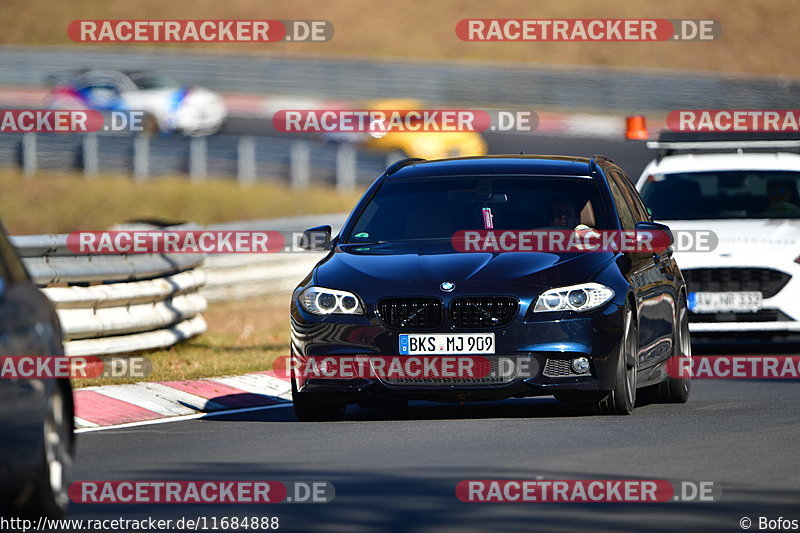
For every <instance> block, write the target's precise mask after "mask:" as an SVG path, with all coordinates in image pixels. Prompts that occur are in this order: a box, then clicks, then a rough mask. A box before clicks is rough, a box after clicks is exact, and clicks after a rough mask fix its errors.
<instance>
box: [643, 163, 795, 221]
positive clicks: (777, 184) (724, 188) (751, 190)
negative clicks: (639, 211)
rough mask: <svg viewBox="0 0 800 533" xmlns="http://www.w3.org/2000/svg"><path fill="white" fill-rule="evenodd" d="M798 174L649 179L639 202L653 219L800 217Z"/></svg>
mask: <svg viewBox="0 0 800 533" xmlns="http://www.w3.org/2000/svg"><path fill="white" fill-rule="evenodd" d="M799 190H800V172H787V171H772V170H736V171H730V170H724V171H712V172H683V173H675V174H657V175H653V176H649V177H648V179H647V182H646V183H645V185H644V187H642V199H643V200H644V203H645V205H646V206H647V208H648V210H649V211H650V214H651V215H652V216H653V218H654V219H656V220H697V219H737V218H800V194H798V191H799Z"/></svg>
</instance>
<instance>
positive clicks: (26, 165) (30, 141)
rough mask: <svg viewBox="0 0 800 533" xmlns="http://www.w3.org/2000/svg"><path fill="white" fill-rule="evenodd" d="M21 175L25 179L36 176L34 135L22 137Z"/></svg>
mask: <svg viewBox="0 0 800 533" xmlns="http://www.w3.org/2000/svg"><path fill="white" fill-rule="evenodd" d="M22 173H23V175H24V176H25V177H26V178H30V177H31V176H33V175H34V174H36V134H35V133H26V134H25V135H23V136H22Z"/></svg>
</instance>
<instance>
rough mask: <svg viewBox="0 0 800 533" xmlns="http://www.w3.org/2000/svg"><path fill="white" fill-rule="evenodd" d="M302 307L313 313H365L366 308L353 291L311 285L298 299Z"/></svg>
mask: <svg viewBox="0 0 800 533" xmlns="http://www.w3.org/2000/svg"><path fill="white" fill-rule="evenodd" d="M297 301H298V303H299V304H300V307H302V308H303V309H304V310H305V311H307V312H309V313H311V314H312V315H330V314H339V315H363V314H364V308H363V307H361V302H360V301H359V300H358V296H356V295H355V294H353V293H352V292H347V291H337V290H336V289H326V288H324V287H309V288H307V289H306V290H304V291H303V292H301V293H300V297H299V298H298V299H297Z"/></svg>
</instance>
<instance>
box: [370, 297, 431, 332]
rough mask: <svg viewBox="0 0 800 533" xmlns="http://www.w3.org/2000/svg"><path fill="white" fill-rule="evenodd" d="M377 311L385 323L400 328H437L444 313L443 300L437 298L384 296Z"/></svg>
mask: <svg viewBox="0 0 800 533" xmlns="http://www.w3.org/2000/svg"><path fill="white" fill-rule="evenodd" d="M377 311H378V316H379V317H380V319H381V321H382V322H383V323H384V324H386V325H387V326H389V327H391V328H398V329H432V328H437V327H439V326H440V325H441V323H442V318H443V315H444V313H443V306H442V302H441V301H439V300H437V299H436V298H384V299H383V300H381V301H379V302H378V305H377Z"/></svg>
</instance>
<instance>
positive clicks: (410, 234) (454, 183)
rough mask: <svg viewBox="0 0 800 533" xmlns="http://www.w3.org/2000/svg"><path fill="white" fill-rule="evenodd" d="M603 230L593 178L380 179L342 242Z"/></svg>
mask: <svg viewBox="0 0 800 533" xmlns="http://www.w3.org/2000/svg"><path fill="white" fill-rule="evenodd" d="M581 223H583V224H586V225H588V226H590V227H593V228H597V229H606V228H607V226H606V217H605V215H604V213H603V211H602V208H601V207H600V203H599V201H598V199H597V189H596V187H595V185H594V181H592V180H590V179H585V178H572V177H562V176H555V177H548V176H539V177H537V176H513V177H508V176H460V177H447V178H421V179H402V180H387V181H385V182H384V183H383V184H382V185H381V186H380V188H379V189H378V191H377V192H376V193H375V195H374V196H373V197H372V199H371V200H370V201H369V203H368V204H367V205H366V206H365V207H364V209H363V210H362V211H361V213H360V215H359V217H358V219H357V220H356V222H355V224H354V226H353V229H352V230H351V231H350V234H349V235H348V236H346V238H345V239H344V241H343V243H344V244H362V243H367V242H397V241H419V240H443V239H451V238H452V237H453V234H454V233H455V232H456V231H458V230H484V229H495V230H527V229H544V228H553V229H564V228H569V229H572V228H574V227H575V226H577V225H578V224H581Z"/></svg>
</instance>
